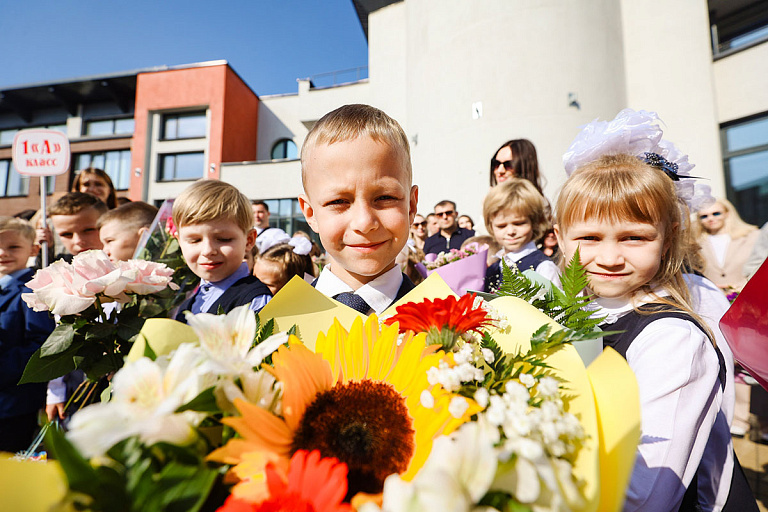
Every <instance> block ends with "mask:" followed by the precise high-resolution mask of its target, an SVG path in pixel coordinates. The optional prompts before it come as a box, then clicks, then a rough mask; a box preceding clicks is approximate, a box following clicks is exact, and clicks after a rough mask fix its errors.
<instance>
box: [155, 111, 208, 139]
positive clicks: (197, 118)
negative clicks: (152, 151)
mask: <svg viewBox="0 0 768 512" xmlns="http://www.w3.org/2000/svg"><path fill="white" fill-rule="evenodd" d="M205 132H206V119H205V112H192V113H187V114H165V115H163V129H162V133H161V134H160V138H161V140H178V139H199V138H201V137H205Z"/></svg>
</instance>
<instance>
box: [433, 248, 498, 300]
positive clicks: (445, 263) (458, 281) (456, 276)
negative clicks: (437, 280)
mask: <svg viewBox="0 0 768 512" xmlns="http://www.w3.org/2000/svg"><path fill="white" fill-rule="evenodd" d="M487 256H488V245H486V244H483V245H480V244H478V243H471V244H467V246H466V247H464V248H463V249H451V250H450V251H449V252H441V253H439V254H438V255H434V254H427V256H426V262H425V266H426V268H427V275H429V274H431V273H433V272H436V273H437V274H439V275H440V277H442V278H443V280H445V282H446V283H447V284H448V286H450V287H451V289H452V290H453V291H454V292H456V293H458V294H459V295H463V294H465V293H466V292H467V290H482V289H483V281H484V279H485V269H486V267H487Z"/></svg>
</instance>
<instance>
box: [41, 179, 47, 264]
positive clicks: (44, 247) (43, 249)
mask: <svg viewBox="0 0 768 512" xmlns="http://www.w3.org/2000/svg"><path fill="white" fill-rule="evenodd" d="M46 192H47V191H46V190H45V176H40V218H41V220H42V223H43V229H45V230H46V231H47V230H48V212H46V209H45V203H46V199H47V197H46ZM40 251H41V253H42V268H45V267H47V266H48V241H47V240H45V239H44V240H43V243H42V244H40Z"/></svg>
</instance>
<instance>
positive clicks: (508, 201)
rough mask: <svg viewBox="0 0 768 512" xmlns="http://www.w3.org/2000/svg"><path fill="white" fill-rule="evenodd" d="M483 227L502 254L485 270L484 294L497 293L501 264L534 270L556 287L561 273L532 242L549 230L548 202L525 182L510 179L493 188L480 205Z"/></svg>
mask: <svg viewBox="0 0 768 512" xmlns="http://www.w3.org/2000/svg"><path fill="white" fill-rule="evenodd" d="M483 218H484V220H485V227H486V229H487V230H488V232H489V233H490V234H491V236H492V237H493V238H494V239H495V240H496V242H497V243H498V244H499V245H500V246H501V250H500V251H499V252H497V253H496V256H497V257H498V258H499V261H497V262H495V263H494V264H492V265H491V266H490V267H488V271H487V272H486V274H485V291H486V292H492V291H495V290H496V289H498V287H499V285H500V283H501V260H502V259H503V260H504V261H505V262H506V264H507V265H508V266H510V267H512V266H516V267H517V268H518V269H519V270H520V271H521V272H522V271H523V270H528V269H533V270H534V271H535V272H536V273H538V274H540V275H541V276H543V277H546V278H547V279H549V280H550V281H552V282H553V283H554V284H556V285H557V286H559V285H560V270H559V269H558V268H557V265H555V264H554V263H552V261H551V260H550V259H549V258H547V256H546V255H545V254H544V253H543V252H541V251H540V250H539V249H537V248H536V244H535V243H534V240H537V239H538V238H539V237H541V236H542V235H543V234H544V232H545V231H546V230H547V229H548V228H549V219H548V218H547V202H546V199H544V196H542V195H541V194H540V193H539V191H538V190H536V187H535V186H534V185H533V184H532V183H531V182H530V181H528V180H524V179H521V178H509V179H507V180H505V181H504V182H503V183H501V184H499V185H497V186H495V187H493V188H492V189H491V191H490V192H488V195H487V196H485V201H483Z"/></svg>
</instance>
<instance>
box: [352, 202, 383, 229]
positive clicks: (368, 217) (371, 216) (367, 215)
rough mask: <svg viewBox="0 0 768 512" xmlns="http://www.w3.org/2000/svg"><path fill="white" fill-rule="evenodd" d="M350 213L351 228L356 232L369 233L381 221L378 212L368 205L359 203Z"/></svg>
mask: <svg viewBox="0 0 768 512" xmlns="http://www.w3.org/2000/svg"><path fill="white" fill-rule="evenodd" d="M350 213H351V214H352V220H351V221H350V227H352V229H354V230H355V231H359V232H361V233H367V232H369V231H371V230H373V229H376V227H377V226H378V223H379V221H378V217H377V216H376V212H375V211H374V209H373V208H371V207H370V206H368V205H367V204H360V203H358V205H355V206H354V207H353V208H352V211H351V212H350Z"/></svg>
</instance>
